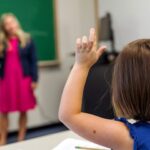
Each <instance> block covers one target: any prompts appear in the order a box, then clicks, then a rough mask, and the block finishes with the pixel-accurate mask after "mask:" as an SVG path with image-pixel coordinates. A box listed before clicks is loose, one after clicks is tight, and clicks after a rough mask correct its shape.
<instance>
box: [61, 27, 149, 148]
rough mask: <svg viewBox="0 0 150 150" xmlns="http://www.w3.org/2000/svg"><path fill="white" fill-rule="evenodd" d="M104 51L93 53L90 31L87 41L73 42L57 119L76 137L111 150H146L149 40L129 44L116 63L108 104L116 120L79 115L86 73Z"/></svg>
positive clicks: (93, 33)
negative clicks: (71, 63) (73, 51)
mask: <svg viewBox="0 0 150 150" xmlns="http://www.w3.org/2000/svg"><path fill="white" fill-rule="evenodd" d="M105 48H106V47H105V46H102V47H100V48H99V49H97V42H96V33H95V30H94V29H91V30H90V35H89V38H87V37H86V36H84V37H83V38H82V39H81V38H78V39H77V50H76V61H75V64H74V66H73V69H72V71H71V73H70V75H69V78H68V80H67V83H66V85H65V88H64V91H63V94H62V98H61V104H60V109H59V119H60V120H61V121H62V122H63V123H64V124H65V125H66V126H67V127H68V128H69V129H71V130H73V131H74V132H76V133H77V134H79V135H80V136H82V137H84V138H86V139H88V140H90V141H92V142H94V143H97V144H100V145H103V146H106V147H109V148H111V149H113V150H133V149H134V150H150V123H149V121H150V39H141V40H136V41H133V42H131V43H129V44H128V45H127V46H125V47H124V49H123V51H122V52H121V53H120V55H119V56H118V58H117V60H116V63H115V67H114V73H113V80H112V102H113V105H114V109H115V111H116V115H117V117H118V118H116V119H114V120H109V119H104V118H101V117H97V116H94V115H91V114H87V113H84V112H82V111H81V106H82V96H83V90H84V86H85V82H86V79H87V76H88V72H89V70H90V68H91V67H92V66H93V65H94V63H95V62H96V61H97V60H98V59H99V57H100V56H101V55H102V53H103V52H104V50H105ZM101 88H103V87H101ZM91 101H92V97H91ZM127 119H135V120H136V122H135V123H130V122H129V121H128V120H127Z"/></svg>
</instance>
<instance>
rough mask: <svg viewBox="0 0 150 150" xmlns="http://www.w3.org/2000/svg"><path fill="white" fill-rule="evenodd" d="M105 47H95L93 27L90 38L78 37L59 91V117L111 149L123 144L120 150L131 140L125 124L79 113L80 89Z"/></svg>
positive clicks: (94, 140) (81, 133)
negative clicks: (74, 56)
mask: <svg viewBox="0 0 150 150" xmlns="http://www.w3.org/2000/svg"><path fill="white" fill-rule="evenodd" d="M104 49H105V47H100V48H99V49H98V50H97V43H96V36H95V30H94V29H91V31H90V36H89V39H87V37H83V38H82V41H81V39H77V51H76V62H75V64H74V67H73V69H72V71H71V73H70V76H69V78H68V81H67V83H66V85H65V88H64V91H63V94H62V98H61V104H60V109H59V119H60V120H61V121H62V122H63V123H64V124H65V125H66V126H67V127H68V128H70V129H72V130H73V131H75V132H76V133H78V134H79V135H81V136H83V137H85V138H86V139H88V140H91V141H93V142H95V143H98V144H101V145H104V146H107V147H110V148H113V149H118V147H119V146H122V150H123V149H130V148H129V146H130V145H129V144H130V143H131V145H132V140H131V138H130V136H129V132H128V130H127V129H126V127H125V126H124V124H122V123H120V122H116V121H113V120H108V119H103V118H100V117H96V116H94V115H90V114H86V113H82V112H81V106H82V96H83V89H84V86H85V82H86V78H87V75H88V72H89V69H90V68H91V66H92V65H93V64H94V63H95V62H96V61H97V60H98V58H99V57H100V56H101V54H102V53H103V51H104ZM91 101H92V98H91ZM119 134H121V137H120V136H119ZM126 143H128V144H126ZM123 147H124V148H123Z"/></svg>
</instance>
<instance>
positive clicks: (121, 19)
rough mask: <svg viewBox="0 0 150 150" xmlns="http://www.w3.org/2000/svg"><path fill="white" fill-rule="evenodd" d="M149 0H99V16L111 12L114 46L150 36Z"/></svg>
mask: <svg viewBox="0 0 150 150" xmlns="http://www.w3.org/2000/svg"><path fill="white" fill-rule="evenodd" d="M149 6H150V0H144V1H143V0H124V1H123V0H99V16H104V14H105V13H106V12H110V13H111V14H112V21H113V28H114V33H115V40H116V48H117V49H118V50H120V49H121V48H122V47H123V46H124V45H125V44H126V43H128V42H129V41H132V40H135V39H138V38H150V31H149V28H150V20H149V14H150V8H149Z"/></svg>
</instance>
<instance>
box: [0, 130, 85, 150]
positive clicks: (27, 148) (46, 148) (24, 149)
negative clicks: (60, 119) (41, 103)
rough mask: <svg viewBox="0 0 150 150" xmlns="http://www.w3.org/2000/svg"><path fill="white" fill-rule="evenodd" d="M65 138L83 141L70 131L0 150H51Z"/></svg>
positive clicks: (0, 149)
mask: <svg viewBox="0 0 150 150" xmlns="http://www.w3.org/2000/svg"><path fill="white" fill-rule="evenodd" d="M66 138H75V139H83V138H81V137H79V136H78V135H77V134H75V133H73V132H72V131H65V132H59V133H56V134H51V135H48V136H43V137H39V138H35V139H31V140H26V141H23V142H19V143H15V144H9V145H6V146H3V147H0V150H52V148H54V147H55V146H57V145H58V144H59V143H60V142H62V141H63V140H64V139H66Z"/></svg>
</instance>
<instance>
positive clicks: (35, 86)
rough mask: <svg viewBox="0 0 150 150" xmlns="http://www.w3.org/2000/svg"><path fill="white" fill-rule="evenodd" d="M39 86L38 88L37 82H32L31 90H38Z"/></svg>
mask: <svg viewBox="0 0 150 150" xmlns="http://www.w3.org/2000/svg"><path fill="white" fill-rule="evenodd" d="M37 86H38V84H37V82H32V84H31V88H32V89H33V90H36V88H37Z"/></svg>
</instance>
